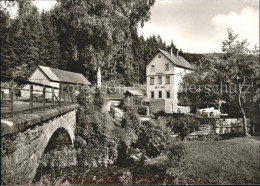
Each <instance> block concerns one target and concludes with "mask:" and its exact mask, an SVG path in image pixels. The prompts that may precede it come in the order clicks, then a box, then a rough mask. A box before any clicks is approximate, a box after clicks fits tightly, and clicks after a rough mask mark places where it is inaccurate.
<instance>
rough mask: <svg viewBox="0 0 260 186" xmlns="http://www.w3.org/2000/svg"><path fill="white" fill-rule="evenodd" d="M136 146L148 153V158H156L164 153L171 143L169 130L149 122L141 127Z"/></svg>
mask: <svg viewBox="0 0 260 186" xmlns="http://www.w3.org/2000/svg"><path fill="white" fill-rule="evenodd" d="M139 130H140V132H139V135H138V139H137V141H136V144H135V145H136V146H137V147H138V148H140V149H144V150H145V151H146V155H147V156H148V157H156V156H158V155H160V154H161V153H163V152H164V151H165V149H166V148H167V146H168V145H169V142H170V133H169V130H168V128H166V127H165V126H162V125H160V124H157V123H156V122H155V121H152V120H148V121H145V122H143V124H142V125H141V127H140V129H139Z"/></svg>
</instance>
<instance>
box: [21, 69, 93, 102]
mask: <svg viewBox="0 0 260 186" xmlns="http://www.w3.org/2000/svg"><path fill="white" fill-rule="evenodd" d="M28 81H31V82H35V83H40V84H44V85H49V86H53V87H57V88H59V87H60V85H61V84H62V85H63V86H66V85H67V86H70V87H69V88H73V89H75V90H77V89H76V88H77V87H79V86H84V85H87V86H90V85H91V83H90V82H89V81H88V80H87V79H86V78H85V77H84V76H83V75H82V74H79V73H75V72H69V71H65V70H59V69H55V68H50V67H45V66H40V65H39V66H38V67H37V68H36V69H35V71H34V72H33V73H32V74H31V76H30V77H29V79H28ZM72 86H73V87H72ZM28 90H30V85H26V86H24V87H23V89H22V91H21V97H22V98H28V97H30V92H29V91H28ZM33 90H34V92H33V94H34V95H37V94H39V95H41V94H42V90H43V88H42V87H41V86H36V85H34V86H33ZM50 92H51V89H50V88H46V98H51V93H50ZM58 92H59V91H58V90H55V95H56V96H57V95H58Z"/></svg>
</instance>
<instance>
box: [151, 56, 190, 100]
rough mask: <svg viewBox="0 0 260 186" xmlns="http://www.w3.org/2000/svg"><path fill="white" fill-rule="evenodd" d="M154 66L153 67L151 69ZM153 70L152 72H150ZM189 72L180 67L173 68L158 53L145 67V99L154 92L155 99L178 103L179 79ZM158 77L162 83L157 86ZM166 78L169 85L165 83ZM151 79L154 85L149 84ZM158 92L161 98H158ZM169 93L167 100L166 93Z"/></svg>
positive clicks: (172, 65)
mask: <svg viewBox="0 0 260 186" xmlns="http://www.w3.org/2000/svg"><path fill="white" fill-rule="evenodd" d="M166 64H168V65H169V70H167V71H166V67H165V66H166ZM152 66H154V67H152ZM152 68H154V71H152ZM189 72H190V71H189V70H187V69H184V68H181V67H177V66H175V65H174V64H173V63H172V62H171V61H170V60H169V59H168V58H166V57H165V56H164V55H163V54H161V53H160V52H159V53H158V54H157V55H156V56H155V57H154V58H153V59H152V60H151V62H150V63H149V64H148V65H147V67H146V78H147V79H146V80H147V98H148V99H149V100H150V99H153V98H152V97H151V92H154V98H155V99H173V100H175V101H177V102H178V89H179V85H180V82H181V79H182V78H183V76H184V75H185V73H189ZM159 77H161V78H162V83H161V84H159V81H158V79H159ZM167 77H170V83H169V84H167V83H166V79H167ZM151 78H154V85H151V84H150V81H151ZM159 91H161V93H162V96H161V98H159ZM168 91H169V92H170V97H169V98H167V92H168Z"/></svg>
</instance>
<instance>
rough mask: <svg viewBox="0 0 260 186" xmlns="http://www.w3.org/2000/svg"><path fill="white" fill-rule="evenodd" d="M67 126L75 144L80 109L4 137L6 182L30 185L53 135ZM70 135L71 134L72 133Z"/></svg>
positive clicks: (3, 169)
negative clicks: (77, 116) (77, 114)
mask: <svg viewBox="0 0 260 186" xmlns="http://www.w3.org/2000/svg"><path fill="white" fill-rule="evenodd" d="M60 128H64V129H65V131H66V132H67V134H65V135H67V136H70V140H71V143H72V145H73V141H74V139H75V135H74V130H75V128H76V109H75V108H74V110H71V111H68V112H65V113H63V114H60V115H58V116H56V117H54V118H52V119H49V120H47V121H44V122H42V123H40V124H38V125H36V126H34V127H32V128H29V129H27V130H25V131H23V132H18V133H13V134H8V135H6V136H2V140H1V146H2V148H1V155H2V158H1V164H2V166H1V178H2V179H1V182H2V184H8V185H9V184H22V185H28V184H29V183H30V182H31V180H32V179H33V178H34V176H35V173H36V169H37V167H38V164H39V161H40V159H41V156H42V154H43V152H44V150H45V148H46V146H47V144H48V142H49V140H50V138H51V137H52V135H53V134H54V133H55V131H57V129H60ZM68 134H69V135H68Z"/></svg>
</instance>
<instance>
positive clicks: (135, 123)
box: [121, 104, 141, 138]
mask: <svg viewBox="0 0 260 186" xmlns="http://www.w3.org/2000/svg"><path fill="white" fill-rule="evenodd" d="M122 109H123V110H124V111H125V113H124V117H123V119H122V121H121V127H122V128H124V129H125V130H126V131H128V132H130V133H132V135H133V136H134V138H135V137H136V136H137V135H138V133H139V127H140V125H141V121H140V119H139V117H138V115H137V112H136V110H135V108H134V107H132V106H130V105H126V104H123V105H122Z"/></svg>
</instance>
